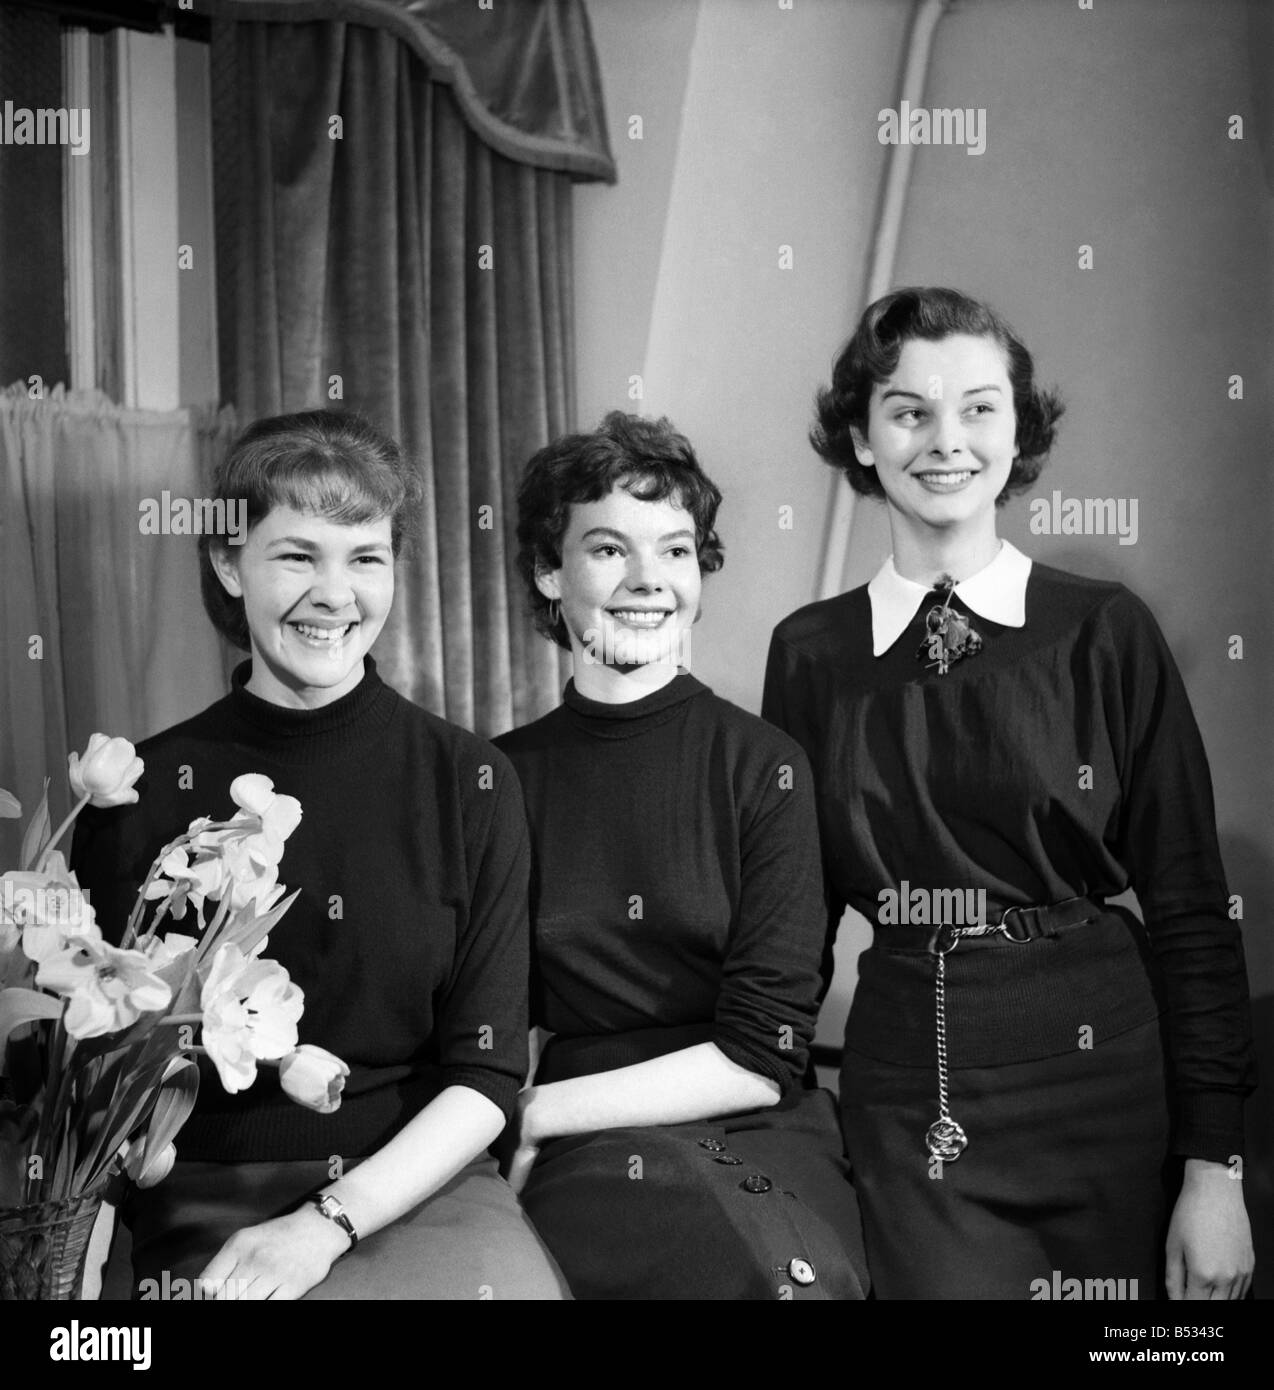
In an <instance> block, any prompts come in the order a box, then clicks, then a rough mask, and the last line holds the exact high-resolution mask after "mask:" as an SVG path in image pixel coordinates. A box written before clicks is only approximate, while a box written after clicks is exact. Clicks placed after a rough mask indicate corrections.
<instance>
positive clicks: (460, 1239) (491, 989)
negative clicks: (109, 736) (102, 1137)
mask: <svg viewBox="0 0 1274 1390" xmlns="http://www.w3.org/2000/svg"><path fill="white" fill-rule="evenodd" d="M214 492H215V496H216V498H218V499H221V500H225V501H227V502H243V503H244V504H246V509H247V532H246V536H242V535H241V536H239V537H238V538H237V539H229V538H227V537H226V536H208V535H205V536H203V537H201V541H200V572H201V578H202V584H203V597H204V606H205V607H206V609H207V611H208V616H209V617H210V619H211V620H212V623H213V625H214V626H215V627H216V629H217V631H218V632H220V633H221V634H222V636H224V637H225V638H227V639H228V640H229V641H230V642H231V643H233V644H234V645H235V646H237V647H239V648H241V649H242V650H243V651H244V652H246V653H247V654H248V656H249V658H250V659H249V660H247V661H245V662H243V664H242V665H240V666H239V667H238V669H237V670H236V671H235V673H234V678H233V682H232V686H231V690H230V693H229V694H228V695H227V696H226V697H225V698H224V699H222V700H218V701H217V702H216V703H215V704H214V705H212V706H210V707H209V708H208V709H206V710H204V711H202V713H199V714H196V715H195V716H194V717H193V718H191V719H188V720H186V721H185V722H184V723H182V724H179V725H177V726H175V727H174V728H171V729H167V730H165V731H164V732H162V733H159V734H156V735H155V736H154V737H153V738H149V739H147V740H146V741H145V742H144V743H142V744H141V745H140V747H139V750H138V751H139V752H140V753H141V755H142V758H143V759H144V761H145V763H146V770H145V774H144V776H143V780H142V781H141V782H139V783H138V789H139V792H140V793H141V795H140V800H139V801H138V803H137V804H136V805H134V806H130V807H126V808H122V809H116V810H108V811H96V812H93V811H89V812H85V814H84V815H83V816H82V817H81V819H80V822H79V825H78V827H77V831H76V837H75V850H74V867H75V869H76V871H77V873H78V875H79V879H80V882H81V883H82V884H84V885H85V887H87V888H88V889H90V890H91V893H92V898H93V904H94V907H95V909H96V911H97V914H98V919H99V921H100V922H101V925H102V927H103V930H104V931H105V932H106V933H107V935H108V936H111V937H113V938H117V937H118V935H119V933H120V932H121V931H122V930H123V927H124V924H125V922H126V920H127V917H128V910H129V907H130V905H131V902H132V898H133V894H134V893H135V891H136V888H137V885H138V884H139V883H140V882H141V880H142V878H143V877H144V875H145V873H146V870H147V867H148V865H149V864H150V861H151V859H152V858H153V856H154V855H155V853H156V852H157V850H159V848H160V847H161V846H162V845H164V844H165V843H167V842H169V841H171V840H172V839H174V838H175V837H176V836H177V835H179V834H180V833H181V832H182V831H183V830H185V828H186V826H187V824H188V823H189V822H190V821H192V820H193V819H194V818H195V817H196V816H200V815H208V814H214V815H215V814H216V813H217V812H221V811H226V810H228V809H229V804H230V802H229V787H230V784H231V782H232V781H233V780H234V779H235V778H236V777H238V776H239V775H240V774H242V773H247V772H253V773H259V774H262V775H264V776H266V777H268V778H269V779H270V781H271V782H272V783H273V785H274V789H275V791H276V793H278V794H280V795H286V796H289V797H294V798H296V799H297V800H299V802H300V805H301V818H300V823H299V825H297V827H296V829H295V830H294V831H293V833H292V835H291V838H290V839H289V840H288V844H287V851H286V857H285V860H284V863H283V865H282V872H283V875H284V877H285V878H286V881H287V882H288V883H289V884H290V885H291V886H292V887H294V888H296V889H298V890H299V894H300V896H299V897H298V898H297V900H296V901H295V902H294V903H293V904H292V906H291V907H290V908H289V910H288V912H287V914H286V915H285V916H284V918H283V919H282V921H281V922H280V923H279V924H278V926H277V927H276V928H275V929H274V931H272V932H271V934H270V955H271V957H272V959H274V960H277V961H278V962H279V963H280V964H281V965H283V966H284V967H285V968H286V969H287V971H288V973H289V975H290V976H291V978H292V980H293V981H294V982H295V983H296V984H298V985H299V986H300V987H301V988H302V989H303V990H304V993H305V1013H304V1016H303V1017H302V1019H301V1022H300V1030H301V1038H302V1041H303V1042H304V1043H307V1044H310V1045H311V1047H320V1048H322V1049H326V1050H329V1051H330V1052H332V1053H334V1054H335V1055H336V1056H337V1057H339V1058H340V1059H341V1061H342V1062H343V1063H344V1064H345V1065H346V1067H347V1069H348V1077H347V1079H346V1081H345V1083H344V1095H343V1097H342V1098H341V1101H340V1106H339V1109H335V1113H331V1114H329V1113H316V1110H314V1109H303V1108H301V1107H300V1106H298V1105H294V1104H292V1103H291V1102H290V1101H289V1099H288V1096H287V1095H286V1094H285V1091H284V1089H283V1086H282V1085H281V1084H280V1077H279V1074H278V1072H277V1071H263V1072H262V1073H261V1074H259V1075H258V1076H257V1077H256V1080H255V1081H254V1082H253V1084H252V1085H251V1086H250V1087H248V1089H246V1090H241V1091H237V1092H236V1093H234V1094H229V1093H227V1092H225V1091H223V1090H222V1087H221V1086H220V1085H219V1084H218V1082H217V1080H216V1077H215V1076H211V1075H208V1074H207V1073H208V1072H209V1070H210V1069H209V1066H208V1059H207V1058H206V1057H203V1058H201V1059H200V1062H201V1067H202V1070H203V1071H204V1073H205V1076H204V1079H203V1084H202V1086H201V1088H200V1092H199V1097H198V1101H197V1103H196V1106H195V1109H194V1113H193V1114H192V1115H191V1117H190V1119H189V1121H188V1122H187V1123H186V1125H185V1127H184V1128H183V1129H182V1131H181V1133H180V1134H179V1135H178V1137H177V1148H178V1158H177V1162H176V1164H175V1166H174V1168H173V1170H172V1172H171V1173H170V1174H169V1176H168V1177H166V1178H165V1179H164V1180H163V1181H162V1182H161V1183H160V1184H159V1185H158V1186H157V1187H153V1188H150V1189H148V1190H144V1191H142V1190H138V1191H135V1192H133V1193H132V1194H131V1195H130V1197H129V1199H128V1200H127V1201H126V1203H125V1205H124V1208H123V1214H124V1218H125V1220H126V1222H127V1223H128V1225H129V1227H130V1228H131V1231H132V1237H133V1271H134V1275H135V1278H136V1280H137V1282H138V1284H139V1286H141V1285H142V1284H143V1281H145V1280H147V1279H150V1280H154V1281H155V1283H156V1284H157V1285H163V1286H165V1287H166V1286H167V1281H168V1279H169V1278H170V1277H174V1276H175V1277H178V1278H182V1279H188V1280H203V1281H204V1283H205V1284H207V1285H212V1286H219V1287H221V1288H222V1289H223V1290H225V1289H230V1290H233V1291H235V1293H236V1294H237V1296H240V1297H245V1298H252V1299H258V1298H302V1297H304V1298H311V1299H347V1298H360V1299H371V1298H378V1299H379V1298H393V1299H402V1298H429V1299H481V1298H493V1297H494V1298H501V1299H504V1298H545V1299H555V1298H562V1297H564V1296H565V1291H564V1287H563V1285H562V1282H561V1276H560V1274H559V1273H558V1271H557V1270H556V1269H555V1268H554V1266H553V1262H552V1260H551V1259H550V1258H549V1256H548V1255H547V1253H546V1252H545V1250H544V1247H543V1246H542V1245H541V1244H540V1242H539V1241H538V1239H537V1238H536V1236H535V1233H534V1231H532V1230H531V1227H530V1225H529V1223H528V1222H527V1220H526V1218H525V1216H524V1215H523V1213H522V1212H521V1210H520V1209H519V1206H518V1203H517V1200H516V1198H515V1197H514V1195H513V1193H512V1192H511V1191H510V1189H509V1187H508V1184H507V1183H506V1182H505V1181H504V1180H503V1179H502V1178H501V1177H500V1176H499V1174H498V1172H497V1171H496V1165H495V1161H494V1160H493V1159H492V1158H491V1157H490V1156H489V1154H488V1153H487V1149H488V1147H489V1145H490V1144H491V1143H492V1142H493V1141H494V1140H495V1138H496V1137H497V1136H498V1135H499V1133H500V1132H501V1130H502V1129H503V1128H504V1126H505V1123H506V1120H507V1119H508V1117H509V1115H510V1114H511V1113H512V1110H513V1107H514V1103H515V1098H516V1096H517V1092H518V1088H519V1086H520V1085H521V1083H522V1080H523V1078H524V1076H525V1073H526V1062H527V1047H526V1040H527V1022H526V1018H527V969H528V933H527V914H526V888H527V875H528V867H529V855H528V847H527V835H526V826H525V821H524V817H523V814H522V800H521V795H520V793H519V791H518V786H517V779H516V777H515V776H514V775H513V772H512V769H511V768H510V767H509V764H508V761H507V760H506V759H505V758H503V757H502V756H501V755H500V754H499V753H497V752H496V750H495V749H494V748H492V747H491V745H490V744H489V743H486V742H485V741H483V740H482V739H479V738H476V737H475V736H474V735H473V734H470V733H468V732H466V731H465V730H463V729H458V728H456V727H454V726H453V725H451V724H448V723H447V722H446V721H445V720H442V719H439V718H437V717H436V716H435V715H433V714H430V713H429V712H428V711H426V710H423V709H420V708H419V707H417V706H416V705H413V704H411V703H410V702H409V701H407V700H404V699H403V698H402V697H401V696H400V695H398V694H396V693H395V692H394V691H393V690H391V689H390V688H389V687H388V686H387V685H385V683H384V682H383V681H382V680H381V679H380V677H379V675H378V674H377V672H376V663H375V661H374V660H373V659H372V657H371V655H370V648H371V646H372V643H373V642H374V641H375V640H376V637H377V635H378V634H379V633H380V631H381V629H382V627H383V626H384V624H385V620H386V619H387V617H388V616H389V611H390V606H391V604H392V602H393V597H394V564H395V560H396V559H397V557H398V555H399V554H400V552H401V550H402V548H403V546H404V544H405V543H406V541H407V540H408V539H409V537H410V531H411V526H412V520H413V518H414V515H415V513H416V510H417V507H418V495H419V493H418V483H417V480H416V475H415V471H414V469H413V467H412V465H411V463H410V461H409V460H408V459H406V458H404V457H403V455H402V453H401V451H400V450H399V448H398V446H397V444H396V443H395V442H394V441H393V440H392V439H389V438H388V437H387V436H386V435H384V434H382V433H381V432H380V431H379V430H377V429H376V428H375V427H373V426H372V425H371V424H369V423H368V422H366V421H364V420H361V419H359V418H358V417H356V416H351V415H340V414H335V413H332V412H329V411H308V412H305V413H303V414H296V415H281V416H274V417H272V418H270V419H265V420H259V421H257V422H256V424H254V425H252V426H251V427H250V428H249V429H247V430H246V431H244V433H243V434H242V435H241V436H240V437H239V438H238V439H237V440H236V441H235V443H234V444H233V446H232V447H231V449H230V451H229V453H228V454H227V456H226V458H225V459H224V460H223V462H222V463H221V465H220V467H219V469H218V471H217V475H216V478H215V482H214ZM329 1065H330V1064H329ZM318 1099H319V1101H320V1102H322V1104H321V1109H322V1110H323V1111H326V1110H328V1109H330V1108H334V1107H333V1106H332V1105H331V1103H330V1102H326V1101H323V1097H322V1096H320V1097H319V1098H318ZM223 1296H224V1295H223Z"/></svg>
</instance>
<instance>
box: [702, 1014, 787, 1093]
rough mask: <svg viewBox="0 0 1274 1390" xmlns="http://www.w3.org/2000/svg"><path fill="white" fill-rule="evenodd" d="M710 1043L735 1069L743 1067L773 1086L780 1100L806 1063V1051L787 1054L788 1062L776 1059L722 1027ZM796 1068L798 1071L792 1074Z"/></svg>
mask: <svg viewBox="0 0 1274 1390" xmlns="http://www.w3.org/2000/svg"><path fill="white" fill-rule="evenodd" d="M712 1041H713V1042H714V1043H715V1044H716V1045H717V1047H718V1048H719V1049H720V1050H721V1051H722V1052H723V1053H724V1054H725V1055H726V1056H727V1057H728V1058H729V1059H730V1060H731V1061H732V1062H734V1063H735V1064H736V1066H740V1067H746V1068H747V1069H748V1071H753V1072H756V1073H757V1075H759V1076H764V1077H767V1078H768V1079H769V1080H770V1081H773V1082H775V1084H776V1085H777V1086H778V1088H779V1098H780V1099H782V1098H783V1097H784V1096H786V1095H787V1093H788V1092H789V1091H790V1090H791V1089H792V1087H793V1085H794V1084H796V1082H797V1081H798V1080H799V1079H800V1078H801V1077H802V1076H804V1073H805V1066H806V1064H807V1062H808V1060H809V1057H808V1054H807V1052H806V1050H805V1048H800V1049H799V1050H797V1049H795V1048H794V1049H793V1050H792V1052H791V1054H790V1058H791V1060H790V1061H789V1059H788V1056H786V1055H785V1056H783V1057H776V1056H775V1055H774V1053H773V1052H771V1051H770V1050H769V1049H768V1048H765V1047H761V1046H759V1045H758V1044H757V1043H755V1042H754V1041H753V1040H752V1039H751V1038H749V1037H747V1036H746V1035H745V1034H743V1033H739V1032H737V1031H736V1030H735V1029H733V1028H727V1027H724V1026H722V1025H721V1024H718V1025H717V1027H716V1028H715V1030H714V1031H713V1034H712ZM797 1064H799V1066H800V1071H795V1070H794V1067H795V1066H796V1065H797Z"/></svg>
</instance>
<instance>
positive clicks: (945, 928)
mask: <svg viewBox="0 0 1274 1390" xmlns="http://www.w3.org/2000/svg"><path fill="white" fill-rule="evenodd" d="M959 944H960V933H959V932H958V931H957V930H956V928H955V927H954V926H953V925H952V924H951V923H950V922H943V923H942V925H941V926H940V927H939V928H938V932H937V935H936V936H935V937H934V939H933V953H934V955H935V956H946V955H950V954H951V952H952V951H954V950H955V948H956V947H957V946H958V945H959Z"/></svg>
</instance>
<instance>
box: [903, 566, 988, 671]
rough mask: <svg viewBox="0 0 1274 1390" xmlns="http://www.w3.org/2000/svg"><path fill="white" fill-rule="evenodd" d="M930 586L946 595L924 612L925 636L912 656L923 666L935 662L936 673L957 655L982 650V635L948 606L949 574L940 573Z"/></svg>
mask: <svg viewBox="0 0 1274 1390" xmlns="http://www.w3.org/2000/svg"><path fill="white" fill-rule="evenodd" d="M934 587H935V588H936V589H937V590H938V591H939V592H942V593H945V594H946V597H945V599H944V600H943V601H942V603H940V604H937V603H935V604H934V606H933V607H932V608H931V609H930V610H929V611H928V612H927V613H926V614H925V639H924V641H923V642H921V644H920V646H919V649H918V650H917V651H916V660H917V661H922V662H923V663H924V665H925V669H926V670H931V669H932V668H933V667H935V666H936V667H937V668H938V674H939V675H940V676H945V675H946V674H947V672H948V671H949V670H950V669H951V666H952V664H953V663H954V662H957V661H959V660H960V658H961V657H965V656H977V654H978V653H979V652H980V651H981V650H982V638H981V636H980V635H979V634H978V633H976V632H975V631H974V630H973V628H972V626H971V625H970V623H969V620H968V618H967V617H965V615H964V614H963V613H960V612H957V611H955V610H953V609H952V607H951V596H952V594H954V593H955V580H954V579H952V578H951V576H950V575H949V574H944V575H940V576H939V578H938V582H937V584H935V585H934Z"/></svg>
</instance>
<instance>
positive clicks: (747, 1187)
mask: <svg viewBox="0 0 1274 1390" xmlns="http://www.w3.org/2000/svg"><path fill="white" fill-rule="evenodd" d="M739 1186H740V1187H741V1188H742V1189H743V1190H744V1192H768V1191H769V1190H770V1188H772V1187H773V1186H774V1184H773V1183H772V1182H771V1181H770V1180H769V1178H767V1177H764V1176H762V1175H761V1174H760V1173H752V1174H751V1175H750V1176H748V1177H746V1178H744V1179H743V1181H742V1182H741V1183H740V1184H739Z"/></svg>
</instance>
